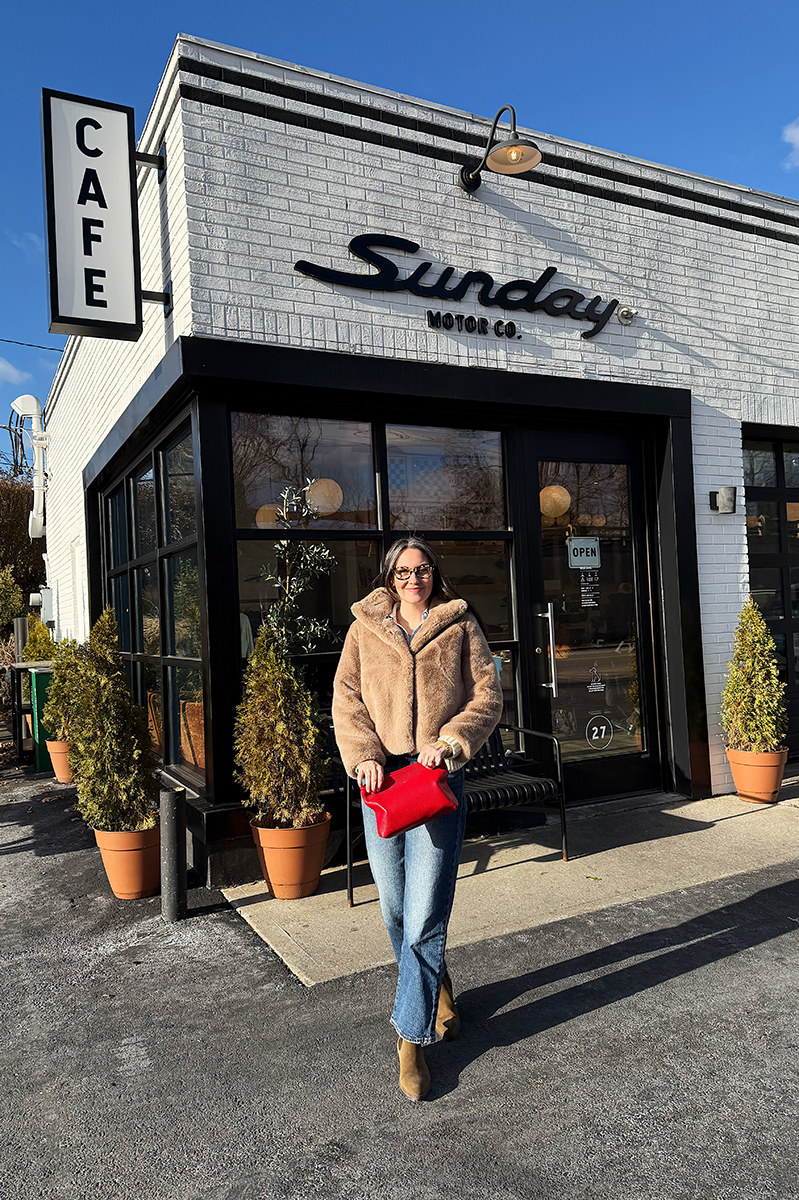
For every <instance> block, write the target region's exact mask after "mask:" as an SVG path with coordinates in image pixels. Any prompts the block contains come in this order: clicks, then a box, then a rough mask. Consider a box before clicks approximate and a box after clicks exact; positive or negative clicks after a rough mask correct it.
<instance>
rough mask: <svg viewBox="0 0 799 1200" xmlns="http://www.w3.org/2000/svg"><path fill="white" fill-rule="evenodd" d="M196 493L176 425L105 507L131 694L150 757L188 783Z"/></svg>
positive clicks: (193, 712) (184, 438)
mask: <svg viewBox="0 0 799 1200" xmlns="http://www.w3.org/2000/svg"><path fill="white" fill-rule="evenodd" d="M195 494H196V489H195V478H194V451H193V442H192V434H191V431H190V430H189V429H187V428H186V427H185V426H184V427H183V428H182V429H181V430H179V431H178V433H177V434H175V435H173V436H171V437H170V438H169V439H168V440H167V441H166V442H165V443H163V444H161V445H158V446H155V447H154V448H153V450H152V451H151V452H150V453H149V454H148V455H147V458H146V459H145V460H144V461H143V462H141V463H140V464H139V466H138V467H137V468H136V470H135V471H134V472H133V473H132V474H130V475H129V476H128V477H127V478H126V479H125V480H123V481H122V482H120V483H119V484H118V485H117V486H116V487H115V488H114V490H113V491H112V492H111V493H110V494H109V495H108V497H107V499H106V505H105V515H106V548H107V564H108V582H107V594H108V599H109V600H110V601H111V603H112V604H113V606H114V612H115V615H116V619H117V624H118V626H119V645H120V650H121V652H122V657H123V662H124V664H125V669H126V671H127V674H128V679H129V680H130V684H131V690H132V692H133V696H134V699H135V700H136V701H137V703H139V704H141V705H142V707H143V708H144V710H145V714H146V717H147V727H148V729H149V732H150V739H151V741H152V744H153V747H154V749H155V751H156V753H157V754H158V756H159V757H160V758H162V759H163V761H164V764H165V766H167V767H168V768H175V769H177V770H178V771H179V772H186V773H187V782H190V781H194V780H199V779H200V778H201V777H202V774H203V772H204V770H205V724H204V712H205V708H204V702H203V682H202V681H203V671H202V659H203V619H202V609H201V604H200V572H199V563H198V556H197V544H196V537H197V512H196V503H195ZM128 514H130V518H131V527H132V531H133V539H132V545H131V544H130V543H129V540H128V536H127V520H128ZM157 514H160V516H158V517H157ZM175 543H179V545H177V546H176V545H175ZM170 547H172V549H170Z"/></svg>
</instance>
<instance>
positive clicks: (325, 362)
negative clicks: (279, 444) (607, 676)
mask: <svg viewBox="0 0 799 1200" xmlns="http://www.w3.org/2000/svg"><path fill="white" fill-rule="evenodd" d="M276 393H279V394H280V404H279V408H278V411H279V410H280V409H283V410H284V411H285V408H286V406H287V405H290V407H291V409H292V410H293V411H295V412H303V413H307V414H308V415H309V416H322V415H330V413H336V414H339V415H342V416H346V417H347V418H348V419H353V420H357V419H359V418H361V417H366V418H367V419H374V417H375V409H376V404H377V403H379V405H380V410H381V411H385V406H386V405H390V404H391V400H392V398H396V399H398V400H399V399H400V398H401V400H402V407H401V409H400V410H399V411H397V413H396V418H395V419H400V420H401V421H402V422H403V423H414V421H416V422H418V423H424V424H430V423H433V422H435V423H436V424H446V423H447V420H450V421H454V422H455V423H456V424H458V425H460V426H463V425H465V424H467V423H469V424H471V426H472V427H473V428H481V427H483V426H487V427H489V428H498V427H508V426H516V425H522V426H529V425H531V424H535V425H536V426H537V427H539V428H541V429H546V428H550V429H555V428H557V429H563V428H564V425H568V424H569V423H570V422H573V423H574V424H575V425H581V426H582V427H583V428H584V427H585V422H586V420H587V419H589V418H590V420H591V421H592V423H595V424H597V425H601V426H602V427H603V428H607V429H608V430H612V429H613V428H620V429H629V428H630V425H631V421H634V422H635V428H636V430H637V432H638V433H639V434H640V436H641V438H642V443H643V446H644V459H645V469H646V479H647V486H646V495H647V500H646V503H647V514H646V516H647V525H648V531H649V539H648V546H649V553H650V554H651V555H652V561H651V563H650V571H649V575H650V577H651V578H652V579H653V580H654V581H655V582H654V586H653V595H652V597H651V602H652V609H653V613H652V616H653V619H652V624H653V630H654V638H655V642H656V646H657V651H658V652H657V653H656V660H657V659H660V660H661V662H662V672H661V679H660V680H659V685H660V688H659V690H660V695H661V702H660V705H661V715H662V720H661V727H662V751H663V752H662V763H663V786H664V787H665V788H667V789H669V790H674V791H676V792H679V793H681V794H683V795H686V796H695V797H700V796H705V795H709V794H710V762H709V748H708V736H707V713H706V704H705V687H704V671H703V658H702V636H701V624H700V611H699V578H698V565H697V553H696V534H695V515H694V499H693V469H692V453H691V423H690V422H691V418H690V404H691V394H690V392H689V391H688V390H686V389H681V388H668V387H650V386H648V385H644V384H629V383H614V382H610V381H607V380H586V379H569V378H565V377H562V376H546V375H531V374H529V373H521V372H513V371H496V370H488V369H483V368H473V367H470V368H463V367H453V366H445V365H440V364H428V363H417V362H406V361H397V360H392V359H379V358H370V357H367V356H365V355H347V354H339V353H335V352H330V351H311V350H300V349H292V348H289V347H282V346H266V345H259V344H254V343H240V342H235V341H216V340H211V339H202V338H180V339H179V340H178V341H177V342H176V343H175V344H174V345H173V346H172V347H171V348H170V350H169V351H168V353H167V354H166V355H165V357H164V359H162V361H161V363H159V365H158V367H157V368H156V370H155V371H154V372H153V374H152V375H151V376H150V378H149V379H148V380H147V381H146V383H145V384H144V386H143V387H142V389H141V390H140V392H139V393H138V394H137V395H136V397H135V398H134V399H133V401H132V402H131V403H130V405H129V406H128V408H127V409H126V410H125V411H124V412H123V413H122V414H121V416H120V418H119V419H118V420H117V422H116V423H115V425H114V428H113V430H112V431H111V432H110V433H109V435H108V437H107V438H106V439H105V441H104V442H103V443H102V445H101V446H100V447H99V449H98V450H97V451H96V453H95V454H94V455H93V457H92V459H91V460H90V462H89V463H88V465H87V466H86V468H85V470H84V472H83V478H84V486H85V488H86V491H87V504H86V522H87V544H88V548H89V560H90V561H89V565H90V604H91V616H92V619H93V620H94V619H96V617H97V615H99V612H100V610H101V604H102V581H101V579H100V578H97V576H98V575H99V574H100V572H99V569H98V568H99V563H100V557H99V554H98V551H99V550H100V544H101V538H100V506H99V493H100V491H101V490H103V489H104V487H105V486H106V484H107V482H108V480H109V479H110V477H111V476H112V475H117V474H118V473H119V472H120V470H121V469H123V467H124V466H125V465H126V464H127V463H128V462H133V461H134V460H135V458H136V457H137V455H138V454H139V453H140V447H141V446H142V444H143V442H144V441H145V440H147V441H149V440H151V439H152V438H153V436H155V434H156V433H157V432H158V431H159V430H160V429H161V428H163V427H164V426H165V425H166V424H168V422H169V419H170V414H171V415H173V416H174V414H175V412H176V409H177V408H178V407H179V406H180V405H181V404H185V402H186V398H187V396H188V395H189V394H193V395H195V396H196V405H197V407H196V412H197V419H198V433H199V442H200V453H201V459H202V469H203V480H202V484H201V496H202V504H201V522H202V524H201V529H202V540H203V546H204V552H205V553H206V554H207V555H208V556H209V559H208V561H207V562H206V578H208V579H213V580H215V581H216V582H215V583H214V585H213V586H212V585H211V583H209V586H208V588H207V592H206V611H207V622H208V629H209V631H211V630H216V631H217V633H216V635H215V636H214V638H213V641H214V646H213V647H211V648H210V650H211V654H210V661H209V669H208V686H209V693H208V702H209V711H210V712H211V713H213V714H214V719H213V720H212V722H211V726H212V729H213V732H212V734H211V745H210V755H211V757H212V758H213V761H212V762H207V770H208V771H209V779H213V780H214V783H215V787H214V795H213V798H211V797H210V796H209V797H208V799H209V800H211V799H212V802H215V803H217V804H219V803H222V804H227V805H230V804H236V803H237V802H238V800H239V794H238V790H237V788H236V787H235V785H234V783H233V781H232V778H231V777H230V776H229V764H230V762H231V758H230V754H231V751H230V747H229V742H230V735H231V734H232V720H233V714H232V704H231V700H232V695H233V693H234V690H235V689H234V687H233V679H234V665H233V660H235V659H236V658H237V654H235V653H234V654H231V653H230V651H231V650H232V648H233V644H234V642H235V633H234V630H235V629H236V624H235V622H232V621H231V614H230V611H229V610H230V597H229V596H228V595H227V592H229V591H230V589H229V588H227V589H226V588H225V587H224V577H225V575H226V573H227V570H226V568H227V569H229V567H230V563H231V561H232V560H231V557H230V555H231V552H232V550H233V548H232V540H233V535H234V528H235V522H234V516H233V512H232V486H231V479H230V458H229V442H228V443H226V444H225V445H224V446H223V445H221V444H220V441H219V438H220V437H221V434H222V431H223V428H225V429H226V428H227V416H226V413H225V412H224V410H225V409H226V408H227V407H236V406H238V405H240V404H241V405H243V406H247V407H249V406H252V405H255V404H258V403H259V404H260V405H262V406H264V405H268V403H269V399H270V396H271V397H274V396H275V395H276ZM268 410H271V406H270V407H269V409H268ZM223 416H224V420H223ZM507 441H508V443H509V445H510V446H513V444H514V442H515V441H516V439H513V438H510V439H507ZM516 453H518V449H517V450H516ZM518 465H519V464H518V461H517V466H518ZM226 509H227V510H228V511H227V512H226V511H225V510H226ZM511 515H513V514H511ZM526 525H527V528H530V527H531V522H530V520H529V514H528V519H527V521H526ZM220 539H221V540H220ZM225 543H230V545H229V547H228V546H226V545H225ZM211 559H213V564H212V563H211ZM517 628H518V627H517ZM236 669H237V668H236ZM521 683H522V688H521V698H522V702H523V703H525V704H526V703H527V702H528V697H529V696H530V694H531V693H530V680H529V678H528V679H525V677H524V672H522V679H521ZM527 711H530V710H529V709H528V710H527Z"/></svg>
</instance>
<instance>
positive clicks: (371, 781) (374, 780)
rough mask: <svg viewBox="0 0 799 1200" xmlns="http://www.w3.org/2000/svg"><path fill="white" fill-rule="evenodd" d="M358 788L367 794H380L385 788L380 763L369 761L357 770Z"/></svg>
mask: <svg viewBox="0 0 799 1200" xmlns="http://www.w3.org/2000/svg"><path fill="white" fill-rule="evenodd" d="M355 778H356V780H357V782H358V786H359V787H362V788H363V789H364V790H365V791H367V792H379V791H380V788H381V787H382V786H383V768H382V766H381V765H380V763H379V762H374V761H373V760H371V759H367V761H366V762H362V763H358V765H357V767H356V768H355Z"/></svg>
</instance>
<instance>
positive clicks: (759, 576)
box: [749, 567, 784, 619]
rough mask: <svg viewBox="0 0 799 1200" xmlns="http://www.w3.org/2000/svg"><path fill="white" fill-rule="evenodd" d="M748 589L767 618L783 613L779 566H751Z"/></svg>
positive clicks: (777, 616) (780, 615)
mask: <svg viewBox="0 0 799 1200" xmlns="http://www.w3.org/2000/svg"><path fill="white" fill-rule="evenodd" d="M749 591H750V592H751V594H752V598H753V599H754V601H755V603H756V604H757V606H758V607H759V609H760V611H761V612H762V614H763V616H764V617H766V618H767V619H772V618H779V617H782V616H783V615H784V609H783V604H782V571H781V570H780V568H779V567H751V568H750V570H749Z"/></svg>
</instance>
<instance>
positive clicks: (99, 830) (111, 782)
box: [69, 608, 160, 900]
mask: <svg viewBox="0 0 799 1200" xmlns="http://www.w3.org/2000/svg"><path fill="white" fill-rule="evenodd" d="M76 662H77V674H78V676H79V678H78V679H77V680H76V681H75V686H76V687H79V688H80V696H81V700H80V706H79V708H78V709H77V710H76V711H75V713H74V715H73V714H70V718H69V738H70V743H71V752H70V761H71V762H72V764H73V768H74V770H75V775H76V779H77V788H78V799H77V803H76V807H77V810H78V812H79V813H80V815H81V816H82V817H83V819H84V821H85V822H86V824H87V825H89V826H90V828H91V829H93V830H94V835H95V838H96V840H97V845H98V846H99V847H100V853H101V855H102V858H103V865H104V867H105V870H106V875H107V876H108V882H109V883H110V885H111V890H112V891H113V893H114V895H115V896H117V897H118V898H119V899H121V900H134V899H138V898H139V897H141V896H152V895H154V894H155V893H156V892H157V891H158V888H159V886H160V862H159V855H160V839H159V828H158V808H157V804H158V791H159V777H158V775H157V773H156V760H155V755H154V754H153V750H152V747H151V744H150V738H149V734H148V730H147V718H146V716H145V712H144V709H143V708H140V707H139V705H137V704H134V703H133V699H132V697H131V694H130V688H129V686H128V677H127V675H126V674H125V668H124V667H123V665H122V658H121V656H120V653H119V643H118V640H117V626H116V621H115V620H114V614H113V612H112V611H111V609H110V608H109V609H106V611H105V612H104V613H103V614H102V616H101V617H100V618H99V619H98V620H97V622H96V623H95V625H94V627H93V628H92V631H91V633H90V635H89V641H88V642H87V643H86V645H85V646H80V647H78V649H77V652H76Z"/></svg>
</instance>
